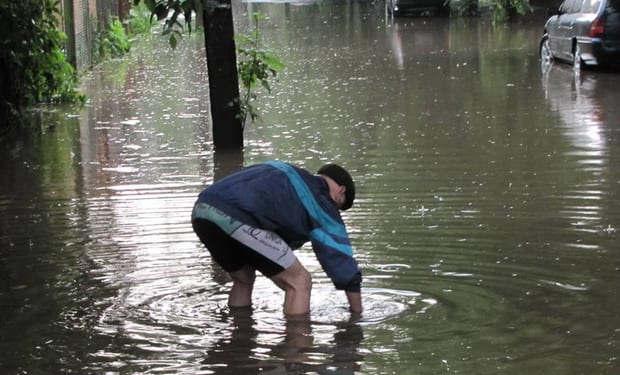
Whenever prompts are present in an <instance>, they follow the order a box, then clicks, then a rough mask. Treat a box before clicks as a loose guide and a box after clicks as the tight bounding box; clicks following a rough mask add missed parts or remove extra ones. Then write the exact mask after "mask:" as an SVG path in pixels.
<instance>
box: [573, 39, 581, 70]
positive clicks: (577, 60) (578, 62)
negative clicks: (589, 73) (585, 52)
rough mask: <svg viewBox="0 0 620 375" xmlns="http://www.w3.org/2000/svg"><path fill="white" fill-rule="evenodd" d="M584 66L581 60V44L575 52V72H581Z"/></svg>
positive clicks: (576, 47)
mask: <svg viewBox="0 0 620 375" xmlns="http://www.w3.org/2000/svg"><path fill="white" fill-rule="evenodd" d="M582 65H583V60H582V59H581V50H580V49H579V44H576V45H575V50H574V52H573V70H575V71H579V70H581V66H582Z"/></svg>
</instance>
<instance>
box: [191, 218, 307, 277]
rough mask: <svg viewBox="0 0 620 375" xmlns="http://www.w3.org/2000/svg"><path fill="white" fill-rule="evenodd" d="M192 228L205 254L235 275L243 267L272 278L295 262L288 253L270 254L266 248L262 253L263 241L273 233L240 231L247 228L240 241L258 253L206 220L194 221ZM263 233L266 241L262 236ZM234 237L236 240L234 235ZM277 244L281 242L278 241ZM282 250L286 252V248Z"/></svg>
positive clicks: (256, 230) (253, 229) (253, 230)
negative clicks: (208, 254)
mask: <svg viewBox="0 0 620 375" xmlns="http://www.w3.org/2000/svg"><path fill="white" fill-rule="evenodd" d="M192 226H193V228H194V232H196V234H197V235H198V237H199V238H200V241H201V242H202V243H203V244H204V245H205V246H206V248H207V250H209V253H211V256H212V257H213V259H214V260H215V261H216V262H217V264H219V265H220V266H221V267H222V268H223V269H224V270H225V271H226V272H229V273H230V272H235V271H239V270H240V269H241V268H243V267H244V266H246V265H247V266H250V267H252V268H254V269H256V270H258V271H260V272H261V273H262V274H263V275H265V276H267V277H272V276H274V275H276V274H278V273H280V272H282V271H284V270H285V269H286V268H288V267H290V265H291V264H292V262H294V260H295V259H297V258H296V257H295V255H293V251H292V250H290V249H289V250H288V252H286V253H285V254H282V253H280V252H278V253H276V252H271V251H269V248H267V251H265V250H264V248H265V246H264V245H265V239H266V238H267V241H269V238H271V237H273V236H274V234H273V233H271V232H268V231H263V230H259V229H255V228H252V227H249V226H247V225H244V227H246V228H249V230H246V231H245V232H247V235H243V234H242V236H243V237H242V238H241V239H240V240H242V241H244V242H246V243H248V244H252V243H255V244H256V246H253V247H255V248H262V249H261V250H254V249H252V247H249V246H247V245H245V244H243V243H241V242H240V241H239V240H237V239H235V238H233V237H231V236H230V235H228V234H227V233H226V232H224V230H222V229H221V228H220V227H219V226H218V225H217V224H215V223H213V222H212V221H210V220H207V219H202V218H194V219H193V220H192ZM242 229H243V228H242ZM240 230H241V229H240ZM256 232H258V234H259V235H260V234H263V236H262V237H259V236H256V235H254V234H255V233H256ZM265 233H266V234H267V237H265V236H264V234H265ZM237 237H239V236H238V235H237ZM276 237H277V235H276ZM278 238H279V237H278ZM280 241H282V240H281V239H280ZM286 247H287V248H288V246H286ZM259 251H260V252H259ZM261 252H262V254H261Z"/></svg>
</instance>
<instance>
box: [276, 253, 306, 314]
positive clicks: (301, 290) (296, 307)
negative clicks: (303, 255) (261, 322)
mask: <svg viewBox="0 0 620 375" xmlns="http://www.w3.org/2000/svg"><path fill="white" fill-rule="evenodd" d="M271 280H272V281H273V282H274V283H275V284H276V285H277V286H278V287H280V289H282V290H284V314H285V315H300V314H307V313H309V312H310V292H311V290H312V276H311V275H310V272H308V271H307V270H306V269H305V268H304V266H303V265H302V264H301V263H300V262H299V260H298V259H295V262H294V263H293V265H292V266H290V267H289V268H287V269H286V270H284V271H282V272H280V273H279V274H277V275H275V276H273V277H272V278H271Z"/></svg>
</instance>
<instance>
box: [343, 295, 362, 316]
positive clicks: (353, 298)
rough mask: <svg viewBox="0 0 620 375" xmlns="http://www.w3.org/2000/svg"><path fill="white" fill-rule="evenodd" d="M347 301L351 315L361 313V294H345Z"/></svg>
mask: <svg viewBox="0 0 620 375" xmlns="http://www.w3.org/2000/svg"><path fill="white" fill-rule="evenodd" d="M345 293H346V295H347V299H348V300H349V310H350V311H351V312H352V313H357V314H359V313H361V312H362V293H360V292H347V291H345Z"/></svg>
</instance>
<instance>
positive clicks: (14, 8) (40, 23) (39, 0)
mask: <svg viewBox="0 0 620 375" xmlns="http://www.w3.org/2000/svg"><path fill="white" fill-rule="evenodd" d="M0 19H2V22H1V23H0V35H2V39H1V48H0V76H1V78H0V80H1V82H2V91H1V97H0V109H1V111H0V112H1V113H0V116H1V117H2V118H1V119H2V120H3V121H5V120H7V117H8V116H9V115H12V116H14V115H17V114H18V113H19V112H20V111H21V109H22V108H24V107H26V106H29V105H32V104H36V103H42V102H48V103H59V102H83V101H84V99H85V97H84V95H82V94H80V93H78V92H77V91H76V87H77V84H78V79H77V74H76V72H75V69H74V68H73V66H72V65H71V64H70V63H69V62H68V61H67V58H66V56H65V54H64V52H63V48H64V42H65V40H66V35H65V34H64V33H63V32H62V31H60V29H59V20H60V11H59V9H58V8H57V2H56V1H54V0H23V1H3V2H1V3H0Z"/></svg>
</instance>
